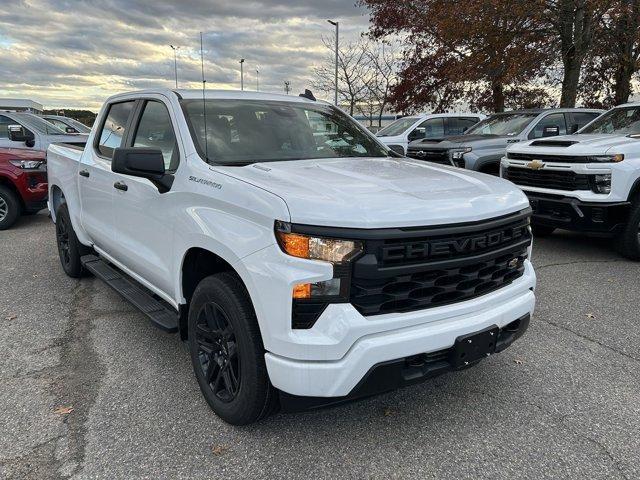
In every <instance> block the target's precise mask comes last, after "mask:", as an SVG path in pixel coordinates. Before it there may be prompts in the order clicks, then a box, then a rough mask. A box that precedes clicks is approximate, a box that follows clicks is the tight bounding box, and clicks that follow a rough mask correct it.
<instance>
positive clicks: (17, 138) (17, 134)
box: [7, 124, 35, 147]
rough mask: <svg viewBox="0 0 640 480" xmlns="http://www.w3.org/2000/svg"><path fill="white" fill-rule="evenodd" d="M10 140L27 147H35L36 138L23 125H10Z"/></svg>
mask: <svg viewBox="0 0 640 480" xmlns="http://www.w3.org/2000/svg"><path fill="white" fill-rule="evenodd" d="M7 129H8V130H9V140H11V141H12V142H24V143H25V145H26V146H27V147H33V146H34V145H35V137H34V136H33V133H32V132H30V131H29V130H26V129H25V128H24V127H23V126H22V125H17V124H16V125H9V126H8V127H7Z"/></svg>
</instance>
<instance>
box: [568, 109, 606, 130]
mask: <svg viewBox="0 0 640 480" xmlns="http://www.w3.org/2000/svg"><path fill="white" fill-rule="evenodd" d="M599 116H600V114H599V113H594V112H571V118H570V120H569V123H570V127H569V128H570V130H571V133H575V132H577V131H578V130H580V129H581V128H582V127H584V126H585V125H586V124H587V123H589V122H591V120H595V119H596V117H599Z"/></svg>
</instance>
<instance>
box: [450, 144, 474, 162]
mask: <svg viewBox="0 0 640 480" xmlns="http://www.w3.org/2000/svg"><path fill="white" fill-rule="evenodd" d="M471 150H472V148H471V147H465V148H463V149H462V150H455V151H454V152H453V154H452V155H451V157H452V158H453V159H454V160H462V157H463V156H464V154H465V153H469V152H470V151H471Z"/></svg>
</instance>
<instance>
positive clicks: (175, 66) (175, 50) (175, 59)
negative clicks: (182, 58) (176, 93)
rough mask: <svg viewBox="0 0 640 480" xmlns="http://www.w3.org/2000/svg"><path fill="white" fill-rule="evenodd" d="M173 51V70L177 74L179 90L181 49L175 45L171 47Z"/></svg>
mask: <svg viewBox="0 0 640 480" xmlns="http://www.w3.org/2000/svg"><path fill="white" fill-rule="evenodd" d="M169 46H170V47H171V50H173V69H174V70H175V72H176V89H177V88H178V50H180V47H176V46H174V45H169Z"/></svg>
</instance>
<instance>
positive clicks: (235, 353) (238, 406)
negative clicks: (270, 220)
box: [189, 272, 277, 425]
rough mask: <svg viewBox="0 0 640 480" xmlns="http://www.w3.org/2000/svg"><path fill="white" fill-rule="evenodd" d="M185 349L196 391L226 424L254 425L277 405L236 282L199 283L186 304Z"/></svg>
mask: <svg viewBox="0 0 640 480" xmlns="http://www.w3.org/2000/svg"><path fill="white" fill-rule="evenodd" d="M189 347H190V348H189V350H190V352H191V361H192V363H193V369H194V373H195V375H196V379H197V380H198V384H199V385H200V390H201V391H202V394H203V396H204V398H205V399H206V401H207V403H208V404H209V406H210V407H211V409H212V410H213V411H214V412H215V413H216V415H218V416H219V417H220V418H221V419H222V420H224V421H225V422H227V423H230V424H232V425H246V424H249V423H253V422H256V421H258V420H260V419H261V418H264V417H265V416H267V415H269V414H270V413H272V412H273V411H274V410H275V408H276V406H277V395H276V391H275V389H274V388H273V386H272V385H271V382H270V381H269V375H268V373H267V367H266V365H265V361H264V345H263V343H262V337H261V335H260V329H259V328H258V321H257V319H256V315H255V312H254V310H253V305H252V304H251V300H250V298H249V294H248V293H247V291H246V289H245V287H244V285H242V283H241V282H240V280H239V279H238V277H237V276H236V275H235V274H233V273H229V272H222V273H218V274H216V275H211V276H210V277H207V278H205V279H204V280H202V281H201V282H200V283H199V284H198V286H197V287H196V290H195V292H194V294H193V297H192V299H191V303H190V305H189Z"/></svg>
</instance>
